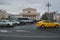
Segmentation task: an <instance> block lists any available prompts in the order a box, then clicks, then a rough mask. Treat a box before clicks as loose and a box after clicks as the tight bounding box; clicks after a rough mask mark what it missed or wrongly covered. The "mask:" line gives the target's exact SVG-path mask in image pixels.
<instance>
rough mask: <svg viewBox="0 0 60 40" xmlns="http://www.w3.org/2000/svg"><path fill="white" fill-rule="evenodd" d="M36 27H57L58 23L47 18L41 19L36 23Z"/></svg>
mask: <svg viewBox="0 0 60 40" xmlns="http://www.w3.org/2000/svg"><path fill="white" fill-rule="evenodd" d="M36 26H37V28H40V27H42V28H44V27H56V28H58V27H59V26H60V25H59V23H57V22H51V21H48V20H42V21H39V22H37V23H36Z"/></svg>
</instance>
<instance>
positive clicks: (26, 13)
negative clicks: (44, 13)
mask: <svg viewBox="0 0 60 40" xmlns="http://www.w3.org/2000/svg"><path fill="white" fill-rule="evenodd" d="M20 15H40V14H39V13H32V14H31V13H20Z"/></svg>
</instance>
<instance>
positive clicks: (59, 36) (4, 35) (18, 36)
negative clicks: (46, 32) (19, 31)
mask: <svg viewBox="0 0 60 40" xmlns="http://www.w3.org/2000/svg"><path fill="white" fill-rule="evenodd" d="M0 36H5V37H6V36H8V37H40V38H56V37H59V38H60V36H23V35H0Z"/></svg>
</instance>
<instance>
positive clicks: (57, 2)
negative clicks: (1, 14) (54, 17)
mask: <svg viewBox="0 0 60 40" xmlns="http://www.w3.org/2000/svg"><path fill="white" fill-rule="evenodd" d="M47 2H48V0H0V9H4V10H6V11H8V12H11V13H13V14H16V13H20V12H22V9H24V8H29V7H31V8H35V9H37V11H38V12H40V13H41V14H42V13H44V12H45V11H47V7H46V6H45V5H46V4H47ZM49 2H50V3H51V7H50V11H57V10H58V11H59V12H60V0H49Z"/></svg>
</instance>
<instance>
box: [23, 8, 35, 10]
mask: <svg viewBox="0 0 60 40" xmlns="http://www.w3.org/2000/svg"><path fill="white" fill-rule="evenodd" d="M28 9H31V10H36V9H34V8H25V9H23V10H28Z"/></svg>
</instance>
